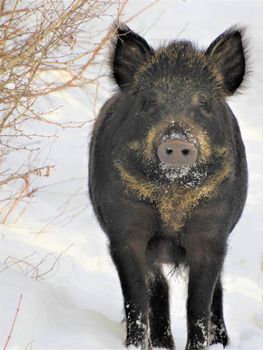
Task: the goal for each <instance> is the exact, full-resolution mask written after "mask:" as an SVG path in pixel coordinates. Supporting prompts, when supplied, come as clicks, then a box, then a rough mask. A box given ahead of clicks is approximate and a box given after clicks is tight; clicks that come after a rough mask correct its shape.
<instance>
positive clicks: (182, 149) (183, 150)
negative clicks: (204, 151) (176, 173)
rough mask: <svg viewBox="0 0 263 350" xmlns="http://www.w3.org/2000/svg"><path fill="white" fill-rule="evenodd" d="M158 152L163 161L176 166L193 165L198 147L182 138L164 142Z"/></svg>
mask: <svg viewBox="0 0 263 350" xmlns="http://www.w3.org/2000/svg"><path fill="white" fill-rule="evenodd" d="M157 153H158V157H159V159H160V161H161V163H163V164H166V165H171V166H174V167H180V166H187V165H192V164H193V163H195V161H196V158H197V149H196V147H195V146H194V145H193V144H192V143H190V142H188V141H187V140H181V139H176V140H168V141H165V142H162V143H161V144H160V145H159V147H158V150H157Z"/></svg>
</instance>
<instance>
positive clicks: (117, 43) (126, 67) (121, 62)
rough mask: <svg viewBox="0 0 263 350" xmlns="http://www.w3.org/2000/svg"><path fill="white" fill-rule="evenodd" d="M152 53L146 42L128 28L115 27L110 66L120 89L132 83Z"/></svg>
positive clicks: (122, 25) (123, 26)
mask: <svg viewBox="0 0 263 350" xmlns="http://www.w3.org/2000/svg"><path fill="white" fill-rule="evenodd" d="M153 53H154V50H153V49H152V48H151V47H150V46H149V45H148V43H147V42H146V40H144V39H143V38H142V37H141V36H139V35H138V34H136V33H135V32H133V31H132V30H131V29H130V28H129V27H128V26H126V25H124V24H121V25H119V26H117V25H116V37H115V39H114V40H113V51H112V59H111V62H112V63H111V64H112V72H113V77H114V79H115V81H116V82H117V84H118V85H119V87H120V88H124V87H126V86H129V85H130V84H131V83H132V81H133V78H134V75H135V73H136V71H137V70H138V69H139V67H140V66H141V65H142V64H143V63H145V61H146V60H147V59H148V58H149V57H151V56H152V55H153Z"/></svg>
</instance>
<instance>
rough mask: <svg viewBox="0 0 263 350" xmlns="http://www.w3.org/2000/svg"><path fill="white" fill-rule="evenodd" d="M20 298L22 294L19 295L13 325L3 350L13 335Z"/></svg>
mask: <svg viewBox="0 0 263 350" xmlns="http://www.w3.org/2000/svg"><path fill="white" fill-rule="evenodd" d="M22 297H23V294H20V297H19V301H18V305H17V309H16V313H15V317H14V320H13V323H12V327H11V330H10V332H9V335H8V337H7V340H6V343H5V345H4V347H3V350H6V349H7V345H8V343H9V342H10V340H11V337H12V333H13V330H14V327H15V323H16V320H17V316H18V313H19V310H20V306H21V301H22Z"/></svg>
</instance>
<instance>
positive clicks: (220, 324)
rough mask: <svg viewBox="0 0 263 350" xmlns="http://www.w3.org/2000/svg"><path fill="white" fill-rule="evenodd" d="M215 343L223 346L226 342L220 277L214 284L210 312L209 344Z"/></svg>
mask: <svg viewBox="0 0 263 350" xmlns="http://www.w3.org/2000/svg"><path fill="white" fill-rule="evenodd" d="M216 343H221V344H222V345H223V346H224V347H225V346H226V345H227V344H228V335H227V330H226V326H225V321H224V315H223V289H222V283H221V278H220V277H219V278H218V280H217V283H216V286H215V290H214V295H213V301H212V306H211V314H210V345H212V344H216Z"/></svg>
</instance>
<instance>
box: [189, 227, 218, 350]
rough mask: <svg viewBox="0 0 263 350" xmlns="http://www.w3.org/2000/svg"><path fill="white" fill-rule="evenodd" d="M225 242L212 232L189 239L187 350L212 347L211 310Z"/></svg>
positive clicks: (200, 349) (192, 236)
mask: <svg viewBox="0 0 263 350" xmlns="http://www.w3.org/2000/svg"><path fill="white" fill-rule="evenodd" d="M222 241H224V239H223V238H222V240H221V241H220V240H218V239H217V238H216V236H215V235H214V234H213V233H211V232H206V233H203V234H198V233H196V234H195V236H194V235H190V234H189V237H188V242H187V245H186V252H187V259H188V264H189V269H190V270H189V284H188V300H187V328H188V334H187V335H188V337H187V345H186V349H187V350H197V349H198V350H205V349H207V348H208V345H209V326H210V308H211V304H212V298H213V293H214V289H215V285H216V282H217V280H218V277H219V274H220V271H221V269H222V265H223V260H224V256H225V247H224V244H222Z"/></svg>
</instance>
